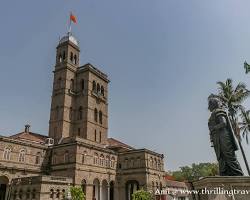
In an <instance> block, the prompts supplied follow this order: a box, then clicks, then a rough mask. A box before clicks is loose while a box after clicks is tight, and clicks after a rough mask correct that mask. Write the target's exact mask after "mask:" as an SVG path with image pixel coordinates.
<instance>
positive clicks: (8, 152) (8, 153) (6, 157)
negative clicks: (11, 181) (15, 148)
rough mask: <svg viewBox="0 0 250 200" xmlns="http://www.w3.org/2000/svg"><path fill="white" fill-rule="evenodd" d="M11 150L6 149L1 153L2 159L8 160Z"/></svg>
mask: <svg viewBox="0 0 250 200" xmlns="http://www.w3.org/2000/svg"><path fill="white" fill-rule="evenodd" d="M10 154H11V148H9V147H6V148H5V149H4V152H3V159H4V160H10Z"/></svg>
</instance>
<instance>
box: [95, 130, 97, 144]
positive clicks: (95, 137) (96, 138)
mask: <svg viewBox="0 0 250 200" xmlns="http://www.w3.org/2000/svg"><path fill="white" fill-rule="evenodd" d="M95 141H97V133H96V130H95Z"/></svg>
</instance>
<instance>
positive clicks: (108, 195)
mask: <svg viewBox="0 0 250 200" xmlns="http://www.w3.org/2000/svg"><path fill="white" fill-rule="evenodd" d="M108 200H110V185H109V184H108Z"/></svg>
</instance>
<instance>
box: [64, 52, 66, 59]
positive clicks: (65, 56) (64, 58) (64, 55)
mask: <svg viewBox="0 0 250 200" xmlns="http://www.w3.org/2000/svg"><path fill="white" fill-rule="evenodd" d="M65 58H66V53H65V51H63V60H65Z"/></svg>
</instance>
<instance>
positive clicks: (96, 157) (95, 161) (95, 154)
mask: <svg viewBox="0 0 250 200" xmlns="http://www.w3.org/2000/svg"><path fill="white" fill-rule="evenodd" d="M94 164H95V165H97V164H98V154H97V153H94Z"/></svg>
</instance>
